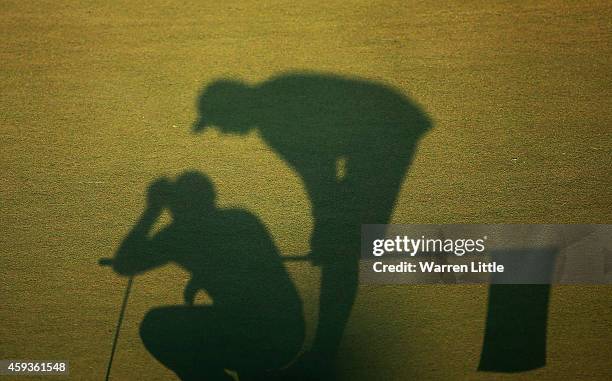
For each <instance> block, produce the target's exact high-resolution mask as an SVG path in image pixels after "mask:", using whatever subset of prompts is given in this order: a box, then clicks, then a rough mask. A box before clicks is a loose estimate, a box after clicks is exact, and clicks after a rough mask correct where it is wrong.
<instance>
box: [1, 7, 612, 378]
mask: <svg viewBox="0 0 612 381" xmlns="http://www.w3.org/2000/svg"><path fill="white" fill-rule="evenodd" d="M611 19H612V7H611V6H610V5H609V4H607V3H606V2H604V1H599V2H591V3H589V4H573V3H571V2H562V1H547V2H544V3H541V4H538V5H513V4H509V3H499V4H492V3H490V2H481V1H474V2H459V1H458V2H444V3H436V4H424V3H421V2H415V4H412V3H410V2H404V1H397V2H395V1H394V2H382V3H373V2H371V1H355V2H351V3H350V4H349V3H347V2H329V1H327V2H323V1H317V2H312V3H308V4H302V3H298V2H296V3H294V4H290V3H283V2H279V3H266V4H257V3H255V2H224V3H223V4H220V3H219V4H213V3H210V2H205V3H204V4H200V3H192V4H189V5H185V6H182V7H178V6H173V5H170V4H168V3H166V2H159V3H158V2H150V1H149V2H141V1H133V2H129V4H118V3H113V2H88V3H83V4H59V3H58V4H54V3H53V2H46V3H35V2H18V1H9V2H5V3H4V4H3V6H2V10H1V11H0V30H1V35H2V37H3V38H2V41H3V44H2V46H3V48H2V50H1V51H0V57H1V60H0V67H1V70H0V87H1V91H0V94H1V102H0V118H1V119H0V121H1V138H0V145H1V146H0V148H1V149H0V169H1V171H2V186H1V187H0V200H1V201H0V215H1V216H2V217H1V219H0V222H1V225H2V234H1V235H0V237H1V238H0V268H2V270H3V276H2V277H1V278H0V279H1V280H0V285H1V288H0V296H1V298H2V299H1V300H2V303H3V308H2V309H0V322H2V325H1V326H2V328H1V329H0V337H1V339H0V358H2V359H9V358H24V359H40V360H42V359H66V360H69V361H70V368H71V370H70V371H71V377H72V378H74V379H87V380H88V379H92V380H93V379H97V380H99V379H103V377H104V374H105V371H106V363H107V361H108V356H109V354H110V349H111V344H112V338H113V334H114V329H115V325H116V319H117V316H118V313H119V309H120V307H121V298H122V295H123V291H124V287H125V285H126V279H125V278H120V277H118V276H117V275H116V274H115V273H113V272H112V271H109V269H108V268H104V267H99V266H98V265H97V261H98V259H99V258H105V257H112V256H113V255H114V253H115V251H116V250H117V248H118V246H119V243H120V242H121V241H122V240H123V238H124V236H125V235H126V234H127V232H128V231H129V229H130V228H131V227H132V226H133V225H134V223H135V222H136V221H137V219H138V218H139V215H140V213H141V212H142V210H143V209H144V206H145V195H146V190H147V187H148V185H149V184H150V183H151V182H152V181H154V180H155V179H157V178H159V177H161V176H168V177H171V178H176V176H178V175H179V174H181V173H183V172H184V171H186V170H197V171H199V172H201V173H204V174H206V175H207V176H208V177H209V178H210V179H211V180H212V182H213V183H214V186H215V188H216V193H217V201H218V204H219V205H220V206H221V207H232V208H241V209H245V210H248V211H249V212H250V213H253V214H254V215H255V216H257V217H258V218H259V219H260V220H261V221H262V222H263V223H264V224H265V226H266V228H267V229H268V231H269V233H270V235H271V237H272V238H273V240H274V243H275V244H276V245H277V246H278V248H279V250H280V252H281V253H282V254H283V255H287V256H289V255H299V254H304V253H307V252H308V251H309V240H310V235H311V233H312V231H313V217H312V209H311V203H310V201H309V199H308V196H307V193H306V190H305V186H304V182H303V181H302V179H301V178H300V176H298V174H297V173H296V171H295V170H294V169H293V168H292V167H290V166H288V165H287V163H286V162H285V161H284V160H283V158H282V157H281V156H280V155H279V154H278V153H277V152H275V150H273V149H271V148H270V146H269V145H268V144H267V143H266V140H265V138H264V137H263V136H262V135H261V134H259V133H258V132H257V131H255V130H254V131H252V132H251V133H249V134H247V135H244V136H228V135H225V134H221V133H220V132H219V131H217V130H215V129H209V130H206V131H204V132H203V133H201V134H194V133H193V132H192V125H193V123H194V122H195V121H196V119H197V117H198V114H197V105H196V102H197V97H198V94H199V93H200V92H201V90H202V89H203V88H204V87H205V86H206V85H207V84H210V83H212V82H214V81H216V80H219V79H222V78H232V79H241V80H243V81H246V82H247V83H251V84H257V83H262V82H264V81H266V80H268V79H269V78H271V77H273V76H278V75H281V74H282V73H287V72H291V71H296V70H297V71H313V72H319V73H329V74H332V75H337V76H350V77H358V78H362V79H364V80H368V81H373V82H376V83H381V84H384V85H385V86H388V87H391V88H394V89H396V90H397V91H399V92H401V93H402V94H404V95H405V96H406V97H407V98H409V99H410V100H411V101H412V102H414V103H415V104H417V105H418V106H419V107H420V108H421V109H422V110H423V111H424V112H425V113H426V114H427V115H428V117H429V118H430V119H431V121H432V126H431V129H430V130H429V132H428V133H427V134H426V135H424V137H423V138H422V139H421V140H420V141H419V144H418V147H417V149H416V153H415V156H414V160H413V162H412V164H411V165H410V168H409V171H408V173H407V175H406V177H405V179H404V182H403V184H402V187H401V190H400V193H399V195H398V201H397V203H396V206H395V208H394V211H393V216H392V219H391V220H392V222H395V223H475V222H478V223H608V222H609V221H610V216H611V212H610V204H611V201H612V198H611V197H610V192H609V189H610V188H611V186H612V179H611V176H610V171H609V166H610V159H611V157H610V148H611V143H612V140H611V138H610V132H609V130H610V125H611V124H612V111H611V110H612V107H610V106H611V105H610V83H611V79H612V78H611V75H610V70H609V68H610V64H611V63H612V62H611V48H610V47H611V45H610V32H611V28H612V26H611V23H610V20H611ZM165 218H166V221H167V220H168V219H169V218H168V216H166V217H165ZM286 266H287V269H288V271H289V272H290V275H291V276H292V279H293V281H294V282H295V284H296V286H297V288H298V291H299V293H300V296H301V298H302V300H303V304H304V308H305V315H306V335H307V340H312V337H313V330H314V324H315V322H316V313H317V297H318V287H319V269H318V268H317V267H314V266H311V265H309V264H308V263H305V262H299V261H295V262H287V264H286ZM187 280H188V276H187V274H186V273H185V272H184V271H182V270H180V269H179V268H178V267H176V266H166V267H164V268H161V269H158V270H156V271H154V272H150V273H147V274H146V275H142V276H139V277H137V278H136V279H135V281H134V286H133V289H132V294H131V295H130V300H129V303H128V306H127V310H126V315H125V320H124V322H123V328H122V331H121V336H120V339H119V342H118V347H117V353H116V356H115V359H114V365H113V370H112V378H113V379H116V380H127V379H147V380H166V379H169V378H172V376H173V375H172V373H171V372H170V371H169V370H167V369H166V368H165V367H164V366H162V365H161V364H159V363H158V362H157V361H156V360H155V359H154V358H153V357H151V355H150V354H149V353H148V352H147V350H146V349H145V348H144V346H143V344H142V342H141V340H140V338H139V333H138V329H139V328H138V327H139V324H140V322H141V321H142V319H143V317H144V316H145V314H146V313H147V311H149V310H150V309H151V308H153V307H157V306H160V305H174V304H181V303H183V288H184V286H185V284H186V283H187ZM486 303H487V287H484V286H461V287H451V286H417V287H393V286H385V287H360V288H359V294H358V297H357V300H356V304H355V306H354V308H353V311H352V315H351V320H350V322H349V325H348V328H347V330H346V332H345V334H344V338H343V342H342V346H341V351H340V354H339V359H338V362H339V364H338V367H339V374H340V375H341V379H343V380H370V379H380V380H392V379H397V380H404V379H425V380H426V379H431V380H438V379H446V380H464V379H472V380H490V379H500V380H504V379H520V380H523V379H525V380H530V379H538V380H542V379H543V380H559V379H585V378H586V379H599V380H605V379H607V378H608V377H609V374H610V361H609V355H608V351H607V348H608V346H609V343H610V341H611V340H612V333H611V331H610V329H609V327H610V324H611V323H612V316H611V315H610V311H612V293H611V292H610V288H609V287H605V286H563V287H554V288H553V289H552V295H551V300H550V310H549V319H548V326H547V334H548V343H547V351H548V352H547V364H546V366H545V367H543V368H540V369H537V370H534V371H530V372H525V373H517V374H511V375H508V374H497V373H483V372H477V371H476V369H477V367H478V361H479V358H480V351H481V349H482V342H483V335H484V327H485V317H486V316H485V315H486Z"/></svg>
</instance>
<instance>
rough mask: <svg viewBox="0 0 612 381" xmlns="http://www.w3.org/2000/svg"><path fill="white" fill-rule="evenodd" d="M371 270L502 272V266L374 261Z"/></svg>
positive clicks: (484, 263)
mask: <svg viewBox="0 0 612 381" xmlns="http://www.w3.org/2000/svg"><path fill="white" fill-rule="evenodd" d="M372 270H374V272H377V273H416V272H419V271H420V272H422V273H468V272H471V273H503V272H504V266H503V265H498V264H497V263H496V262H470V264H469V265H467V264H462V265H440V264H437V263H435V262H431V261H430V262H419V263H418V266H417V264H415V263H410V262H400V263H397V264H393V265H388V264H384V263H383V262H374V264H373V265H372Z"/></svg>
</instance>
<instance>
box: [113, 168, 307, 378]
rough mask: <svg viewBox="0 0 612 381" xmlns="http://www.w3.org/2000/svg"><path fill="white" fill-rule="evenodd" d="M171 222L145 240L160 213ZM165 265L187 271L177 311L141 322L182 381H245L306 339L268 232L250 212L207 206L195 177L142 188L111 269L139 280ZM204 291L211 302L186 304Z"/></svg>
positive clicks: (209, 200) (157, 353)
mask: <svg viewBox="0 0 612 381" xmlns="http://www.w3.org/2000/svg"><path fill="white" fill-rule="evenodd" d="M166 208H167V209H168V210H169V212H170V214H171V216H172V222H171V223H170V224H169V225H168V226H166V227H165V228H163V229H162V230H161V231H159V232H158V233H156V234H154V235H152V236H150V235H151V230H152V228H153V226H154V223H155V222H156V221H157V219H158V218H159V216H160V215H161V213H162V212H163V210H164V209H166ZM169 262H173V263H176V264H178V265H179V266H180V267H182V268H183V269H185V270H186V271H188V272H189V273H190V275H191V278H190V280H189V282H188V284H187V286H186V287H185V291H184V300H185V305H178V306H166V307H158V308H154V309H152V310H150V311H149V312H148V313H147V314H146V316H145V318H144V319H143V321H142V323H141V325H140V336H141V338H142V341H143V343H144V345H145V346H146V348H147V350H148V351H149V352H150V353H151V354H152V355H153V356H154V357H155V358H156V359H157V360H158V361H160V362H161V363H162V364H164V365H165V366H166V367H168V368H169V369H171V370H172V371H174V372H175V373H176V374H177V375H178V376H179V377H180V378H181V379H182V380H232V378H231V377H230V376H229V375H228V374H227V373H226V372H225V370H224V369H231V370H235V371H236V372H237V373H238V374H239V376H240V378H241V379H249V378H251V377H254V376H256V375H257V374H259V373H262V372H265V371H266V370H269V369H276V368H280V367H282V366H284V365H286V364H287V363H289V362H290V361H291V359H293V358H294V357H295V356H296V355H297V353H298V352H299V350H300V349H301V347H302V344H303V340H304V320H303V311H302V304H301V301H300V298H299V295H298V293H297V290H296V288H295V286H294V284H293V282H292V281H291V279H290V278H289V275H288V273H287V272H286V270H285V267H284V265H283V263H282V261H281V257H280V255H279V252H278V250H277V248H276V247H275V245H274V243H273V241H272V239H271V237H270V235H269V233H268V232H267V230H266V228H265V227H264V226H263V225H262V223H261V222H260V221H259V220H258V219H257V218H256V217H255V216H253V215H251V214H249V213H247V212H245V211H242V210H230V209H220V208H217V207H216V206H215V191H214V188H213V185H212V183H211V182H210V181H209V180H208V179H207V178H206V177H205V176H204V175H202V174H200V173H198V172H186V173H184V174H182V175H181V176H179V177H178V179H177V180H176V181H174V182H171V181H170V180H168V179H160V180H157V181H156V182H154V183H153V184H151V185H150V187H149V189H148V196H147V207H146V209H145V211H144V212H143V214H142V216H141V218H140V220H139V221H138V223H137V224H136V225H135V226H134V227H133V229H132V230H131V232H130V233H129V234H128V235H127V237H126V238H125V239H124V241H123V243H122V244H121V246H120V248H119V250H118V251H117V254H116V256H115V258H114V259H113V262H112V264H113V269H114V270H115V271H116V272H117V273H119V274H122V275H135V274H140V273H143V272H146V271H149V270H152V269H154V268H156V267H159V266H162V265H164V264H166V263H169ZM200 290H204V291H205V292H207V293H208V295H210V297H211V298H212V302H213V303H212V305H194V300H195V298H196V293H197V292H198V291H200Z"/></svg>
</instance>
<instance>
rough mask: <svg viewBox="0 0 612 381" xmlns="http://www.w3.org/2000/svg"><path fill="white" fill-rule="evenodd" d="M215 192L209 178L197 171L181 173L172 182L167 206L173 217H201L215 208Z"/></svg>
mask: <svg viewBox="0 0 612 381" xmlns="http://www.w3.org/2000/svg"><path fill="white" fill-rule="evenodd" d="M215 201H216V192H215V187H214V185H213V183H212V182H211V181H210V179H209V178H208V177H207V176H205V175H203V174H201V173H199V172H197V171H189V172H185V173H183V174H181V175H180V176H179V177H178V178H177V179H176V181H175V182H174V184H173V187H172V192H171V194H170V196H169V200H168V208H169V209H170V212H171V213H172V216H173V218H178V219H181V218H189V217H202V216H204V215H205V214H204V215H203V214H202V213H203V212H205V211H209V210H213V209H215Z"/></svg>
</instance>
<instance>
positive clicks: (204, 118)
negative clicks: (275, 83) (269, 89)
mask: <svg viewBox="0 0 612 381" xmlns="http://www.w3.org/2000/svg"><path fill="white" fill-rule="evenodd" d="M254 93H255V89H254V87H252V86H250V85H249V84H247V83H245V82H242V81H237V80H230V79H222V80H218V81H214V82H212V83H211V84H210V85H208V86H206V87H205V88H204V89H203V90H202V92H201V93H200V95H199V97H198V101H197V108H198V120H197V121H196V122H195V123H194V124H193V126H192V131H193V132H195V133H201V132H203V131H204V130H205V129H206V128H207V127H211V126H215V127H217V128H219V129H220V130H221V131H222V132H223V133H227V134H236V135H243V134H246V133H248V132H249V131H250V129H251V128H252V127H253V124H254V123H253V116H254V115H256V108H257V107H256V96H255V95H254Z"/></svg>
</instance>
